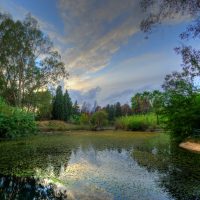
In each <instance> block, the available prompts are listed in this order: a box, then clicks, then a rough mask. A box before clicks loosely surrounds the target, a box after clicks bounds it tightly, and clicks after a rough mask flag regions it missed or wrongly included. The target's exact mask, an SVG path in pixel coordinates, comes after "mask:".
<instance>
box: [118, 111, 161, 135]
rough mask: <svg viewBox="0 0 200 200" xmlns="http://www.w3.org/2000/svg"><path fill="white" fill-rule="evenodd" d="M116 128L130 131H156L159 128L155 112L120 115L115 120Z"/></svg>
mask: <svg viewBox="0 0 200 200" xmlns="http://www.w3.org/2000/svg"><path fill="white" fill-rule="evenodd" d="M115 128H116V129H123V130H130V131H154V130H156V129H157V128H158V125H157V117H156V115H155V114H147V115H133V116H125V117H120V118H118V119H117V120H116V122H115Z"/></svg>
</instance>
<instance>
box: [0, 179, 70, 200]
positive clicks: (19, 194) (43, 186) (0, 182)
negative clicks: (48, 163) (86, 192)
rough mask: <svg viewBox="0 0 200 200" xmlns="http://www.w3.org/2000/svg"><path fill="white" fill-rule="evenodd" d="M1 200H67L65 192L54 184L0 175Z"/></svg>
mask: <svg viewBox="0 0 200 200" xmlns="http://www.w3.org/2000/svg"><path fill="white" fill-rule="evenodd" d="M0 199H1V200H7V199H9V200H14V199H20V200H28V199H51V200H53V199H55V200H56V199H57V200H58V199H67V193H66V190H62V189H60V188H59V186H57V185H56V184H47V183H45V181H44V180H43V181H41V180H39V179H34V178H19V177H15V176H5V175H0Z"/></svg>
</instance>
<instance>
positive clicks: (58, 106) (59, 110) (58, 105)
mask: <svg viewBox="0 0 200 200" xmlns="http://www.w3.org/2000/svg"><path fill="white" fill-rule="evenodd" d="M52 117H53V119H55V120H63V119H64V105H63V93H62V87H61V86H58V87H57V89H56V96H55V97H54V99H53V109H52Z"/></svg>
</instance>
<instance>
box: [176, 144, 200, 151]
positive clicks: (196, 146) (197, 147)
mask: <svg viewBox="0 0 200 200" xmlns="http://www.w3.org/2000/svg"><path fill="white" fill-rule="evenodd" d="M179 147H181V148H183V149H186V150H189V151H195V152H199V153H200V143H195V142H190V141H187V142H181V143H180V144H179Z"/></svg>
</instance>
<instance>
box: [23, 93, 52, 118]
mask: <svg viewBox="0 0 200 200" xmlns="http://www.w3.org/2000/svg"><path fill="white" fill-rule="evenodd" d="M52 98H53V97H52V94H51V92H50V91H49V90H45V91H38V92H35V93H33V96H30V97H29V98H28V97H26V99H27V102H26V103H25V105H26V107H28V108H29V110H30V105H31V108H32V110H31V111H34V112H35V113H36V116H37V119H40V120H44V119H51V112H52ZM29 99H30V100H29Z"/></svg>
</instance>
